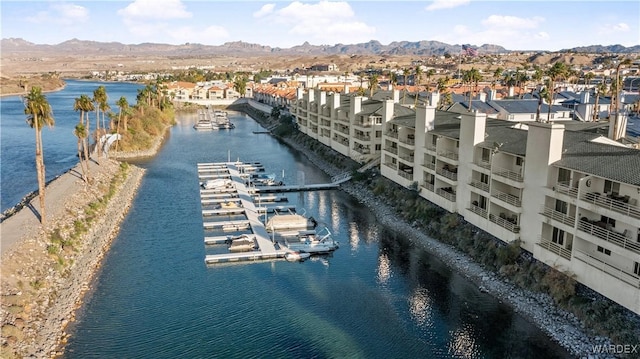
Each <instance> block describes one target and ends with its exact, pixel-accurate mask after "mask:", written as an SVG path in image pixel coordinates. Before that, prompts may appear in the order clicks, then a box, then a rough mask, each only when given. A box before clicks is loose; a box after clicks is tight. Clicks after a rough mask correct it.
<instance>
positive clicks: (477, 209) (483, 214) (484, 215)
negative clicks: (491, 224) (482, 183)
mask: <svg viewBox="0 0 640 359" xmlns="http://www.w3.org/2000/svg"><path fill="white" fill-rule="evenodd" d="M467 209H468V210H470V211H471V212H473V213H475V214H477V215H478V216H480V217H482V218H487V214H488V212H487V210H486V209H482V208H480V207H478V206H476V205H473V204H472V205H471V207H469V208H467Z"/></svg>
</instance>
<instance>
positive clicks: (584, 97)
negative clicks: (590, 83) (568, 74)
mask: <svg viewBox="0 0 640 359" xmlns="http://www.w3.org/2000/svg"><path fill="white" fill-rule="evenodd" d="M580 103H581V104H585V103H589V91H587V90H584V91H582V92H581V93H580Z"/></svg>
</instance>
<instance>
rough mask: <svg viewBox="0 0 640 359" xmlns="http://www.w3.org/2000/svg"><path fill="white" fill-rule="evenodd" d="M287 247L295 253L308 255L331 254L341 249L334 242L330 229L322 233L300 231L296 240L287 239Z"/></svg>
mask: <svg viewBox="0 0 640 359" xmlns="http://www.w3.org/2000/svg"><path fill="white" fill-rule="evenodd" d="M285 245H286V246H287V247H288V248H289V249H290V250H293V251H304V252H306V253H310V254H314V253H330V252H333V251H335V250H336V249H338V248H339V247H340V245H339V243H338V242H337V241H334V240H333V237H332V236H331V232H329V229H328V228H326V227H325V228H324V229H323V230H321V231H320V232H316V231H315V230H313V231H300V232H299V234H298V236H297V239H296V240H287V239H285Z"/></svg>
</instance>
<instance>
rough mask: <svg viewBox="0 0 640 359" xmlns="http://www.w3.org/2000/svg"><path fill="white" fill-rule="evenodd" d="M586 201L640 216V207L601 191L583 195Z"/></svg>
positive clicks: (636, 216)
mask: <svg viewBox="0 0 640 359" xmlns="http://www.w3.org/2000/svg"><path fill="white" fill-rule="evenodd" d="M582 200H583V201H585V202H589V203H593V204H595V205H597V206H599V207H602V208H606V209H609V210H612V211H616V212H618V213H622V214H624V215H627V216H630V217H635V218H640V207H638V206H634V205H631V204H628V203H625V202H624V201H620V200H616V199H613V198H610V197H607V196H605V195H601V194H599V193H585V194H584V195H583V196H582Z"/></svg>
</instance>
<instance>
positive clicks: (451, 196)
mask: <svg viewBox="0 0 640 359" xmlns="http://www.w3.org/2000/svg"><path fill="white" fill-rule="evenodd" d="M436 194H437V195H439V196H440V197H444V198H446V199H447V200H449V201H451V202H455V201H456V194H455V193H453V190H452V189H451V187H447V188H438V189H436Z"/></svg>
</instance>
